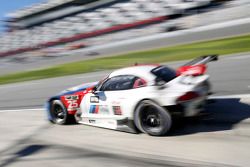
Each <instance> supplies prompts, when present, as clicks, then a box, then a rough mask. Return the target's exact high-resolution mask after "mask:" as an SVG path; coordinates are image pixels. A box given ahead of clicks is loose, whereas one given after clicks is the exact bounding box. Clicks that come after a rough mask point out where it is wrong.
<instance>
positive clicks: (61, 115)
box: [50, 100, 75, 125]
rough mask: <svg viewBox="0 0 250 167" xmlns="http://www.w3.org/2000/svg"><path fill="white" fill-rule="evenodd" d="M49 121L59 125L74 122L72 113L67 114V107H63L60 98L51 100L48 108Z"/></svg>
mask: <svg viewBox="0 0 250 167" xmlns="http://www.w3.org/2000/svg"><path fill="white" fill-rule="evenodd" d="M50 114H51V118H52V120H51V122H52V123H55V124H59V125H64V124H68V123H72V122H75V118H74V116H73V115H69V114H68V112H67V109H66V108H65V107H64V105H63V104H62V102H61V101H60V100H54V101H52V102H51V108H50Z"/></svg>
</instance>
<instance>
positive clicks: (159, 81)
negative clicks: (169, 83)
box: [155, 77, 166, 86]
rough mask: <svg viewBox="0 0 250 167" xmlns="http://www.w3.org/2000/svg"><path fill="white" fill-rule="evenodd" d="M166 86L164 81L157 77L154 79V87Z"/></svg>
mask: <svg viewBox="0 0 250 167" xmlns="http://www.w3.org/2000/svg"><path fill="white" fill-rule="evenodd" d="M165 84H166V81H164V80H163V79H161V78H159V77H157V78H156V79H155V85H156V86H163V85H165Z"/></svg>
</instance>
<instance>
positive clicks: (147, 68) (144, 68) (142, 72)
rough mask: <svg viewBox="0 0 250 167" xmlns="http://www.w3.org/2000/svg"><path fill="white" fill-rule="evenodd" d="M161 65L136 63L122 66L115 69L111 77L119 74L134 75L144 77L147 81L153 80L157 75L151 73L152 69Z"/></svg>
mask: <svg viewBox="0 0 250 167" xmlns="http://www.w3.org/2000/svg"><path fill="white" fill-rule="evenodd" d="M158 66H159V65H136V66H131V67H126V68H121V69H118V70H115V71H113V72H112V73H111V74H110V75H109V78H111V77H114V76H119V75H134V76H138V77H140V78H143V79H145V80H147V81H151V80H154V79H155V75H153V74H152V73H151V70H153V69H154V68H156V67H158Z"/></svg>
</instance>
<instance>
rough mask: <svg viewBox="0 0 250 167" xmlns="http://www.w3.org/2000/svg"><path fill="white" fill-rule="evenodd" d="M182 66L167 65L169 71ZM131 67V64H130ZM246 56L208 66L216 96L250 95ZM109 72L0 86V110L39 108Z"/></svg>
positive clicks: (249, 55)
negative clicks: (50, 99) (73, 88)
mask: <svg viewBox="0 0 250 167" xmlns="http://www.w3.org/2000/svg"><path fill="white" fill-rule="evenodd" d="M184 63H185V61H183V62H175V63H169V64H168V65H169V66H170V67H172V68H177V67H178V66H180V65H182V64H184ZM131 64H133V63H132V62H131ZM249 65H250V53H245V54H239V55H233V56H225V57H221V58H220V60H219V61H217V62H212V63H209V65H208V73H209V74H210V76H211V82H212V83H213V90H214V93H215V94H216V95H232V94H249V93H250V75H249V72H250V66H249ZM109 72H110V71H103V72H95V73H89V74H81V75H73V76H66V77H58V78H52V79H43V80H36V81H29V82H23V83H15V84H8V85H1V86H0V97H2V98H1V99H0V110H3V109H4V110H5V109H20V108H41V107H42V106H43V104H44V102H45V101H46V99H47V98H48V97H50V96H53V95H56V94H57V93H58V92H60V91H62V90H64V89H66V88H69V87H72V86H76V85H79V84H83V83H87V82H94V81H98V80H100V79H102V78H103V77H105V76H106V75H107V74H109Z"/></svg>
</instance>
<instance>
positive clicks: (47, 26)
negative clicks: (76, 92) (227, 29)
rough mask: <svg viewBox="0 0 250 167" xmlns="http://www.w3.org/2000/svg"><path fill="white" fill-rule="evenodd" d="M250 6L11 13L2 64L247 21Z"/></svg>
mask: <svg viewBox="0 0 250 167" xmlns="http://www.w3.org/2000/svg"><path fill="white" fill-rule="evenodd" d="M249 7H250V2H249V1H248V0H150V1H149V0H48V1H41V2H40V3H36V4H30V6H27V7H24V8H22V9H19V10H17V11H13V12H11V13H8V14H6V17H5V19H4V20H3V21H4V22H5V23H4V25H5V28H4V31H3V32H2V33H1V41H0V64H1V65H3V64H4V63H5V64H6V63H10V62H12V63H19V62H29V61H39V60H40V59H44V58H46V57H53V56H54V57H56V56H65V55H72V54H75V53H76V52H74V51H75V50H81V49H83V48H88V47H93V46H97V45H103V44H112V43H115V42H117V41H122V40H126V39H133V38H138V37H145V36H148V35H152V34H160V33H165V32H170V31H178V30H183V29H190V28H194V27H199V26H204V25H210V24H214V23H220V22H223V21H231V20H236V19H242V18H247V17H249V16H250V11H249ZM89 54H98V53H96V52H90V53H89ZM82 56H84V55H82Z"/></svg>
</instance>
